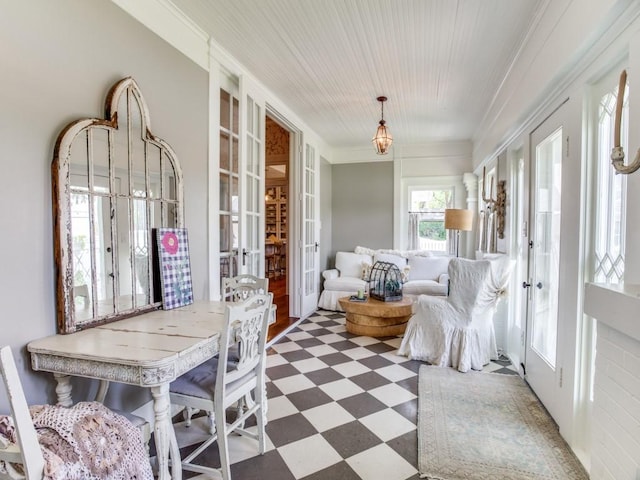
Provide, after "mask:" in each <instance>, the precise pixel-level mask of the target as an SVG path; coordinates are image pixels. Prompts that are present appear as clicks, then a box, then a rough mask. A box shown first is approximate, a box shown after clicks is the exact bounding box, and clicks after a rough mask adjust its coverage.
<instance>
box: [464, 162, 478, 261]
mask: <svg viewBox="0 0 640 480" xmlns="http://www.w3.org/2000/svg"><path fill="white" fill-rule="evenodd" d="M462 182H463V183H464V187H465V188H466V189H467V207H466V208H467V209H468V210H471V211H472V212H473V230H472V231H471V232H465V239H464V243H463V245H464V248H463V250H462V251H463V252H464V255H463V256H464V257H466V258H475V253H474V252H475V247H476V242H475V238H476V235H477V232H478V176H477V175H475V174H473V173H465V174H464V175H463V176H462Z"/></svg>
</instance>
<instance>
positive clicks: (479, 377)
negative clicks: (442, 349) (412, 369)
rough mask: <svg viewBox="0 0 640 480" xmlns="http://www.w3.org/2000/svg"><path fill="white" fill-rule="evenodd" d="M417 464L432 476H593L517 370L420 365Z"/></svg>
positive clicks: (507, 479)
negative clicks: (461, 369) (464, 370)
mask: <svg viewBox="0 0 640 480" xmlns="http://www.w3.org/2000/svg"><path fill="white" fill-rule="evenodd" d="M418 381H419V386H418V391H419V393H418V468H419V471H420V477H421V478H428V479H432V480H529V479H530V480H564V479H571V480H573V479H575V480H582V479H584V480H587V479H588V478H589V477H588V475H587V474H586V472H585V470H584V469H583V467H582V464H580V462H579V461H578V459H577V458H576V457H575V455H574V454H573V452H572V451H571V450H570V449H569V447H568V446H567V444H566V442H565V441H564V440H563V439H562V437H561V436H560V434H559V432H558V429H557V427H556V424H555V423H554V422H553V420H552V419H551V417H550V416H549V414H548V413H547V411H546V410H545V409H544V407H543V406H542V404H541V403H540V401H539V400H538V399H537V397H536V396H535V395H534V394H533V392H532V391H531V389H530V388H529V386H528V385H527V384H526V383H525V382H524V381H523V380H522V379H521V378H520V377H518V376H517V375H502V374H493V373H480V372H468V373H460V372H458V371H457V370H454V369H453V368H441V367H431V366H427V365H424V366H422V367H420V373H419V380H418Z"/></svg>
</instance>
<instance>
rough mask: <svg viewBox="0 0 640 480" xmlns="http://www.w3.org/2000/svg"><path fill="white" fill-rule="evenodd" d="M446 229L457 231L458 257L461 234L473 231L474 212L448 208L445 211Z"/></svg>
mask: <svg viewBox="0 0 640 480" xmlns="http://www.w3.org/2000/svg"><path fill="white" fill-rule="evenodd" d="M444 228H445V229H447V230H455V235H456V257H457V256H458V253H459V251H458V249H459V247H460V232H461V231H463V232H469V231H471V230H472V229H473V211H472V210H464V209H462V208H447V209H445V211H444Z"/></svg>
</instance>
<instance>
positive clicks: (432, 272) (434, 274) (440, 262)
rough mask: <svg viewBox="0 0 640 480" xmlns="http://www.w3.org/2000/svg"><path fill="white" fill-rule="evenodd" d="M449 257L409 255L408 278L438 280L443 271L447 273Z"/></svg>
mask: <svg viewBox="0 0 640 480" xmlns="http://www.w3.org/2000/svg"><path fill="white" fill-rule="evenodd" d="M450 259H451V257H444V256H442V257H417V256H414V257H410V258H409V266H410V267H411V273H410V275H409V280H410V281H413V280H434V281H436V282H437V281H438V278H439V277H440V275H442V274H443V273H447V268H448V267H449V260H450Z"/></svg>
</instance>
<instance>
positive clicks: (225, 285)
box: [222, 274, 269, 302]
mask: <svg viewBox="0 0 640 480" xmlns="http://www.w3.org/2000/svg"><path fill="white" fill-rule="evenodd" d="M268 292H269V279H268V278H260V277H256V276H255V275H249V274H240V275H236V276H235V277H230V278H229V277H225V278H223V279H222V300H223V301H225V302H239V301H242V300H246V299H247V298H249V297H251V296H253V295H255V294H256V293H264V294H266V293H268Z"/></svg>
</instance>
